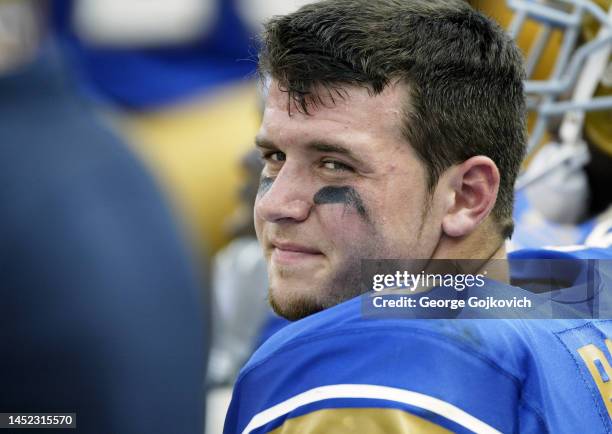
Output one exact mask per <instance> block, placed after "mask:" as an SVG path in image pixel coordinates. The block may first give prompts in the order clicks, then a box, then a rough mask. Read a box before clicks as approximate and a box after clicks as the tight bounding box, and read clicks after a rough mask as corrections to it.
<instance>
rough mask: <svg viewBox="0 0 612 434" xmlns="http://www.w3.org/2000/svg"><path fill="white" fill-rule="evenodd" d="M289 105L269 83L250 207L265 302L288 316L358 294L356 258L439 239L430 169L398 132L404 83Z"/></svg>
mask: <svg viewBox="0 0 612 434" xmlns="http://www.w3.org/2000/svg"><path fill="white" fill-rule="evenodd" d="M343 90H344V91H345V92H346V93H345V95H344V97H343V98H335V103H332V102H331V100H327V99H325V97H324V101H323V102H324V103H325V104H324V105H322V104H318V107H316V108H315V107H310V109H309V114H308V115H307V114H303V113H299V112H298V111H297V109H296V107H295V106H292V109H291V115H289V113H288V110H287V103H288V99H287V94H286V93H284V92H281V91H280V90H279V89H278V85H277V83H276V82H275V81H273V82H272V83H271V85H270V89H269V95H268V98H267V100H266V106H265V111H264V117H263V122H262V125H261V129H260V131H259V134H258V136H257V146H258V148H259V149H260V151H261V153H262V156H263V157H264V159H265V168H264V170H263V173H262V181H261V185H260V190H259V193H258V197H257V201H256V203H255V227H256V230H257V236H258V238H259V241H260V243H261V245H262V247H263V249H264V253H265V256H266V259H267V261H268V274H269V283H270V301H271V303H272V305H273V307H274V308H275V310H276V311H277V312H278V313H279V314H281V315H283V316H285V317H287V318H290V319H296V318H300V317H303V316H306V315H309V314H311V313H314V312H316V311H319V310H322V309H325V308H327V307H330V306H333V305H335V304H337V303H339V302H342V301H344V300H347V299H349V298H352V297H354V296H356V295H358V294H359V293H360V292H362V290H361V289H360V284H359V278H360V266H361V259H366V258H383V259H384V258H406V259H409V258H417V259H423V258H430V257H431V256H432V254H433V252H434V250H435V248H436V245H437V243H438V240H439V239H440V236H441V229H440V224H439V216H437V212H436V209H435V208H436V207H435V206H433V207H429V206H428V205H427V204H428V201H427V199H428V197H429V193H428V192H427V188H426V187H427V182H426V171H425V168H424V166H423V164H422V163H421V162H420V160H419V159H418V158H417V156H416V154H415V152H414V151H413V150H412V149H411V147H410V145H409V143H407V141H406V139H405V138H404V137H403V136H402V134H401V125H402V112H403V107H404V105H405V95H406V93H407V92H406V88H405V87H404V85H400V84H395V85H390V86H388V87H387V88H386V89H385V90H384V91H383V92H382V93H381V94H380V95H377V96H370V95H369V94H368V91H367V90H366V89H363V88H359V87H345V88H343Z"/></svg>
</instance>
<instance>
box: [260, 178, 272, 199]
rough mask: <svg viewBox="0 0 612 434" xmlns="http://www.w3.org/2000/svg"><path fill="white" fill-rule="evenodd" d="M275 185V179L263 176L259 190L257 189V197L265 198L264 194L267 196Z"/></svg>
mask: <svg viewBox="0 0 612 434" xmlns="http://www.w3.org/2000/svg"><path fill="white" fill-rule="evenodd" d="M273 183H274V178H270V177H267V176H262V177H261V178H260V179H259V188H258V189H257V196H263V195H264V194H266V192H267V191H268V190H270V187H272V184H273Z"/></svg>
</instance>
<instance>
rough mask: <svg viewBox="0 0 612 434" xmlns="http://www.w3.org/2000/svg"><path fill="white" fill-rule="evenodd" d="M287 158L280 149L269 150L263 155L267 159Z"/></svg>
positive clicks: (280, 159)
mask: <svg viewBox="0 0 612 434" xmlns="http://www.w3.org/2000/svg"><path fill="white" fill-rule="evenodd" d="M286 158H287V157H286V156H285V153H284V152H280V151H274V152H268V153H267V154H264V156H263V159H264V160H266V161H285V160H286Z"/></svg>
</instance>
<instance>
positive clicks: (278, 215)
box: [255, 166, 313, 223]
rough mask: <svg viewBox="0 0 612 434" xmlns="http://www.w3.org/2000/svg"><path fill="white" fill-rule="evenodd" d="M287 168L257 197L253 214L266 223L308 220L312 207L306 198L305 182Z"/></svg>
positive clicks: (310, 198)
mask: <svg viewBox="0 0 612 434" xmlns="http://www.w3.org/2000/svg"><path fill="white" fill-rule="evenodd" d="M285 169H289V168H288V167H286V166H285V167H283V168H282V169H281V171H280V172H279V174H278V175H277V176H276V177H275V178H274V179H273V180H272V181H271V182H272V185H271V186H270V187H269V188H268V189H267V190H266V191H265V192H262V193H260V194H259V195H258V196H257V200H256V202H255V214H256V215H257V217H259V218H261V219H263V220H265V221H268V222H276V223H280V222H283V221H286V222H301V221H304V220H306V219H307V218H308V215H309V214H310V211H311V209H312V206H313V201H312V195H310V196H311V197H309V196H308V190H309V189H308V188H307V180H305V179H301V178H300V176H299V174H298V173H296V172H295V171H292V170H285Z"/></svg>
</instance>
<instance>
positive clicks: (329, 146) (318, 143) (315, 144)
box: [255, 137, 362, 162]
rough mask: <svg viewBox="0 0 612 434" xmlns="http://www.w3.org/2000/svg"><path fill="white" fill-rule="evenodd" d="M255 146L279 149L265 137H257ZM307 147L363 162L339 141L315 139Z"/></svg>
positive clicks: (311, 149) (314, 150)
mask: <svg viewBox="0 0 612 434" xmlns="http://www.w3.org/2000/svg"><path fill="white" fill-rule="evenodd" d="M255 147H257V148H259V149H278V146H276V144H275V143H274V142H273V141H272V140H269V139H266V138H264V137H255ZM306 149H307V150H309V151H313V152H332V153H335V154H340V155H344V156H346V157H347V158H350V159H352V160H354V161H355V162H361V161H362V159H361V158H359V156H358V155H356V154H355V153H354V152H353V151H352V150H350V149H349V148H348V147H346V146H343V145H340V144H338V143H331V142H326V141H322V140H314V141H312V142H310V143H308V144H307V145H306Z"/></svg>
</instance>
